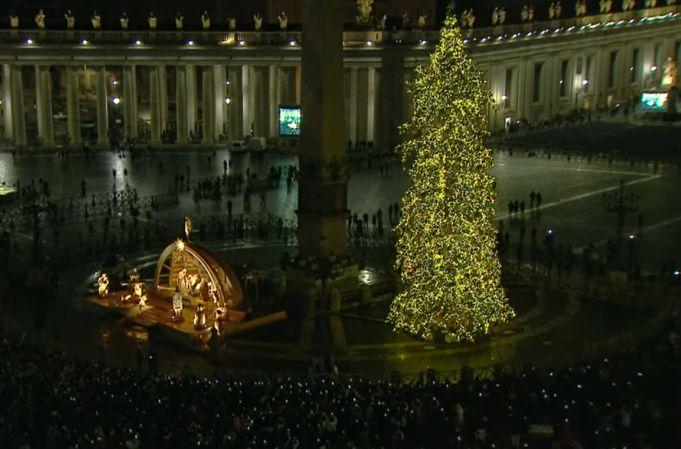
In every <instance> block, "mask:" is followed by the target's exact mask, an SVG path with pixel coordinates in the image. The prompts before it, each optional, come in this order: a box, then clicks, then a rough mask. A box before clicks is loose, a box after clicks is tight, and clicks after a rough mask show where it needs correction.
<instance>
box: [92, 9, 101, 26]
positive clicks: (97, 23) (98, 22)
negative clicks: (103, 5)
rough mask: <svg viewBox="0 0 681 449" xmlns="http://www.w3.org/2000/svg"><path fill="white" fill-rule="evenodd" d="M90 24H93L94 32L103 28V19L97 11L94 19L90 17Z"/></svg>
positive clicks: (93, 16)
mask: <svg viewBox="0 0 681 449" xmlns="http://www.w3.org/2000/svg"><path fill="white" fill-rule="evenodd" d="M90 23H91V24H92V29H93V30H100V29H101V28H102V17H101V16H100V15H99V13H98V12H97V11H94V12H93V13H92V17H90Z"/></svg>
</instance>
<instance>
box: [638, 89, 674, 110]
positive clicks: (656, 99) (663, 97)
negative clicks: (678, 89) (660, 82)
mask: <svg viewBox="0 0 681 449" xmlns="http://www.w3.org/2000/svg"><path fill="white" fill-rule="evenodd" d="M668 97H669V94H668V93H667V92H643V93H642V94H641V108H643V109H645V110H647V111H666V110H667V99H668Z"/></svg>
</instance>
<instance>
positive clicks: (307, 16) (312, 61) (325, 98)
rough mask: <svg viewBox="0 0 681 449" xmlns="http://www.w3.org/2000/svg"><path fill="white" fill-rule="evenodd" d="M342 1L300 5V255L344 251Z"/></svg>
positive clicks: (319, 0) (316, 0)
mask: <svg viewBox="0 0 681 449" xmlns="http://www.w3.org/2000/svg"><path fill="white" fill-rule="evenodd" d="M341 6H342V5H341V2H340V0H306V1H304V2H303V6H302V18H303V20H302V21H303V44H302V88H301V94H302V116H303V120H304V121H303V125H302V128H301V131H302V135H301V140H300V153H299V158H300V159H299V160H300V170H301V179H300V184H299V187H298V211H297V214H298V244H299V251H300V255H301V256H302V257H307V256H322V257H326V256H328V255H330V254H337V255H343V254H345V253H346V252H347V235H346V224H345V223H346V214H347V173H346V170H345V145H344V142H345V136H344V134H345V124H344V121H345V117H344V113H343V111H344V107H343V103H344V96H343V43H342V42H343V23H342V19H341V17H342V9H341Z"/></svg>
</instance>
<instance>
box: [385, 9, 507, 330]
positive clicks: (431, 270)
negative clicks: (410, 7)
mask: <svg viewBox="0 0 681 449" xmlns="http://www.w3.org/2000/svg"><path fill="white" fill-rule="evenodd" d="M411 93H412V94H413V100H412V101H413V117H412V118H411V120H410V121H409V122H408V123H406V124H405V125H403V127H402V129H401V131H402V133H403V135H404V137H405V141H404V143H402V144H401V145H400V146H399V147H398V151H399V152H400V153H401V155H402V160H403V163H404V164H405V167H408V168H407V171H408V173H409V176H410V178H411V182H410V185H409V188H408V189H407V191H406V192H405V193H404V195H403V197H402V217H401V220H400V223H399V225H398V227H397V237H398V240H397V245H396V252H397V258H396V265H397V269H398V270H399V271H400V276H401V279H402V284H403V291H402V292H401V293H399V294H398V295H397V296H396V297H395V299H394V300H393V303H392V305H391V308H390V312H389V314H388V320H389V321H390V322H391V323H392V324H393V326H394V327H395V329H396V330H400V329H401V330H404V331H406V332H408V333H411V334H414V335H417V336H420V337H421V338H424V339H426V340H433V339H435V338H439V337H441V338H444V339H445V341H473V340H474V339H475V338H476V337H477V336H479V335H482V334H485V333H487V332H489V328H490V326H491V325H493V324H495V323H501V322H505V321H507V320H509V319H510V318H512V317H513V316H514V312H513V310H512V309H511V307H510V306H509V305H508V301H507V298H506V296H505V294H504V291H503V289H502V287H501V266H500V262H499V258H498V256H497V250H496V228H495V225H494V204H495V200H496V193H495V179H494V178H493V177H492V176H490V175H489V174H488V172H489V170H490V169H491V168H492V165H493V158H492V152H491V150H490V149H489V148H487V147H485V145H484V142H483V139H484V137H485V136H486V134H487V131H486V125H485V124H486V120H487V114H486V113H487V110H488V107H489V101H490V94H489V90H488V88H487V82H486V80H485V78H484V76H483V74H482V73H481V72H480V70H478V68H477V66H476V65H475V63H474V62H473V60H472V59H471V58H470V57H469V56H468V55H467V54H466V52H465V50H464V47H463V41H462V39H461V32H460V30H459V28H458V26H457V22H456V19H455V18H454V17H453V16H450V17H448V18H447V19H446V20H445V23H444V27H443V28H442V31H441V39H440V43H439V45H438V47H437V49H436V50H435V52H434V53H433V54H432V55H431V56H430V60H429V62H428V64H427V65H425V66H423V67H419V68H418V69H417V76H416V79H415V81H414V83H413V85H412V86H411Z"/></svg>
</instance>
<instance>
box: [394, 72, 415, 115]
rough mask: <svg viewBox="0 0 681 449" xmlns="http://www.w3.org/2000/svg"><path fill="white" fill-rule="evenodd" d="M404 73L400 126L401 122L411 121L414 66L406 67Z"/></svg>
mask: <svg viewBox="0 0 681 449" xmlns="http://www.w3.org/2000/svg"><path fill="white" fill-rule="evenodd" d="M403 70H404V72H403V74H402V86H401V90H402V116H401V120H400V121H399V123H398V124H397V126H399V125H400V124H401V123H405V122H407V121H409V119H410V118H411V113H412V104H411V99H412V97H413V94H412V93H411V88H412V87H411V83H412V82H413V80H414V67H405V68H404V69H403Z"/></svg>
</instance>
